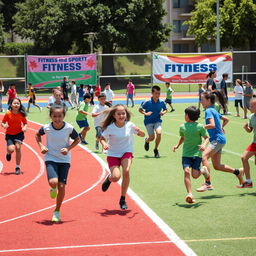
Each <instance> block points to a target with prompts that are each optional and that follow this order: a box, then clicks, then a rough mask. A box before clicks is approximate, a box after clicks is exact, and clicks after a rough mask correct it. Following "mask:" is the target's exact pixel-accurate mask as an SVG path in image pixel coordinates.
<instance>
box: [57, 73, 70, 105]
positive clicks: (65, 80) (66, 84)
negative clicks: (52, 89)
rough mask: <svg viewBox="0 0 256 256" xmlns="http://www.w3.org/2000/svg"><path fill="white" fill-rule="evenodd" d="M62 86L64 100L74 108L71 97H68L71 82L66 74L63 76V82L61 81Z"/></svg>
mask: <svg viewBox="0 0 256 256" xmlns="http://www.w3.org/2000/svg"><path fill="white" fill-rule="evenodd" d="M60 87H61V90H62V94H63V99H64V101H68V103H69V104H70V106H71V107H72V108H73V104H72V102H71V100H70V98H69V97H68V89H69V82H68V78H67V77H66V76H64V77H63V82H62V83H61V85H60Z"/></svg>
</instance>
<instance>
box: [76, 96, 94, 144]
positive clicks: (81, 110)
mask: <svg viewBox="0 0 256 256" xmlns="http://www.w3.org/2000/svg"><path fill="white" fill-rule="evenodd" d="M90 101H91V95H90V94H89V93H86V94H85V95H84V101H82V102H81V104H80V105H79V107H78V113H77V116H76V123H77V124H78V126H79V127H80V128H83V129H82V131H81V132H80V133H79V138H80V140H81V143H82V144H88V143H87V142H86V141H85V136H86V133H87V132H88V131H89V130H90V126H89V123H88V121H87V115H89V116H91V115H92V114H91V113H89V112H88V109H89V104H90Z"/></svg>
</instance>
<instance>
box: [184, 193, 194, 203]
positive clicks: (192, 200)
mask: <svg viewBox="0 0 256 256" xmlns="http://www.w3.org/2000/svg"><path fill="white" fill-rule="evenodd" d="M185 200H186V202H187V203H189V204H193V203H195V202H196V200H195V199H194V198H193V195H192V194H187V196H186V198H185Z"/></svg>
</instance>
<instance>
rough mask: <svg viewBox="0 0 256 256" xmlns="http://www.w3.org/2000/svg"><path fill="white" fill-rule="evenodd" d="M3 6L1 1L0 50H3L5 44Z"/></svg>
mask: <svg viewBox="0 0 256 256" xmlns="http://www.w3.org/2000/svg"><path fill="white" fill-rule="evenodd" d="M2 7H3V3H2V1H0V10H1V12H0V51H2V49H3V46H4V30H3V25H4V16H3V14H2Z"/></svg>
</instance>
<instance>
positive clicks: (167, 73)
mask: <svg viewBox="0 0 256 256" xmlns="http://www.w3.org/2000/svg"><path fill="white" fill-rule="evenodd" d="M232 61H233V58H232V52H223V53H207V54H206V53H204V54H201V53H192V54H168V53H166V54H165V53H153V82H154V83H165V82H170V83H175V84H194V83H205V82H206V80H207V78H206V76H207V74H208V73H209V72H210V71H216V74H217V77H216V82H217V83H218V82H219V81H221V80H222V74H223V73H228V75H229V77H228V80H227V82H232V65H233V64H232Z"/></svg>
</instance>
